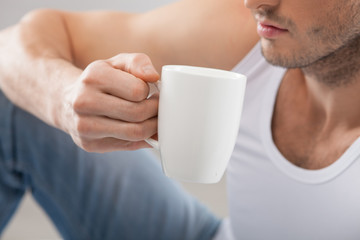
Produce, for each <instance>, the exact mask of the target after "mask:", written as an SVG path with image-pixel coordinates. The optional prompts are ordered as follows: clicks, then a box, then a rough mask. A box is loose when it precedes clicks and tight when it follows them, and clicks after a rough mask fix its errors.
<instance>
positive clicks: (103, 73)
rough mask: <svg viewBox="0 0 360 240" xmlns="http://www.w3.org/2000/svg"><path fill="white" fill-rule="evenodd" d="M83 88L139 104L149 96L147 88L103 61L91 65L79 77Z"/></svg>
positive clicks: (146, 85)
mask: <svg viewBox="0 0 360 240" xmlns="http://www.w3.org/2000/svg"><path fill="white" fill-rule="evenodd" d="M81 83H82V84H83V87H84V88H93V89H97V90H99V91H101V92H103V93H107V94H111V95H113V96H116V97H119V98H122V99H125V100H128V101H134V102H139V101H142V100H144V99H146V97H147V96H148V94H149V86H148V84H147V83H146V82H144V81H143V80H142V79H139V78H137V77H135V76H133V75H131V74H130V73H127V72H123V71H120V70H118V69H114V68H113V67H112V66H110V65H109V64H108V63H106V62H105V61H95V62H93V63H91V64H90V65H89V66H88V67H87V68H86V69H85V71H84V72H83V74H82V75H81Z"/></svg>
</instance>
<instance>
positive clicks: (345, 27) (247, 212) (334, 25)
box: [0, 0, 360, 239]
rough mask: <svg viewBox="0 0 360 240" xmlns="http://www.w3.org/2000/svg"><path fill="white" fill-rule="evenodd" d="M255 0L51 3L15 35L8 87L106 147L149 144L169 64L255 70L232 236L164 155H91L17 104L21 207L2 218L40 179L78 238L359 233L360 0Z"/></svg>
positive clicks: (7, 54)
mask: <svg viewBox="0 0 360 240" xmlns="http://www.w3.org/2000/svg"><path fill="white" fill-rule="evenodd" d="M245 6H246V7H247V8H249V9H250V10H251V11H248V10H247V9H246V8H245ZM245 6H243V4H242V3H241V2H240V1H238V0H236V1H235V0H227V1H216V0H208V1H205V0H199V1H188V0H184V1H180V2H177V3H175V4H173V5H170V6H167V7H164V8H161V9H158V10H155V11H153V12H149V13H146V14H141V15H132V14H124V13H113V12H105V13H104V12H92V13H67V12H58V11H52V10H43V11H37V12H34V13H32V14H30V15H28V16H27V17H25V18H24V19H23V20H22V22H20V23H19V25H17V26H15V27H14V28H11V29H8V30H5V31H3V32H2V33H1V36H0V39H1V40H0V41H1V59H0V60H1V61H0V69H1V71H0V72H1V80H0V81H1V82H0V83H1V89H2V91H3V92H4V94H5V95H6V96H7V97H8V99H10V101H11V102H12V103H13V104H16V105H17V106H19V107H20V108H22V109H24V110H26V111H27V112H30V113H31V114H32V115H34V116H36V117H37V118H39V119H41V120H42V121H44V122H46V123H48V124H49V125H51V126H53V127H57V128H59V129H61V130H63V131H64V132H66V133H67V134H69V135H70V136H71V137H72V139H73V141H74V142H75V143H76V144H77V145H78V146H80V147H81V148H83V149H85V150H86V151H91V152H93V151H94V152H108V151H115V150H135V149H139V148H143V147H148V145H146V143H145V142H144V141H143V140H144V139H146V138H148V137H151V136H153V135H154V134H155V133H156V112H157V102H158V100H157V97H156V96H154V97H152V98H151V99H148V100H147V99H146V96H147V95H148V91H149V89H148V86H147V84H146V82H154V81H156V80H158V78H159V75H158V73H157V72H158V71H159V69H160V67H161V66H162V65H164V64H191V65H201V66H207V67H215V68H222V69H233V71H239V72H242V73H244V74H245V75H247V76H248V87H247V93H246V99H245V102H244V112H243V118H242V123H241V127H240V132H239V137H238V141H237V145H236V147H235V150H234V153H233V156H232V159H231V162H230V165H229V168H228V184H229V186H228V190H229V205H230V217H229V219H226V220H224V221H223V223H222V224H221V226H220V227H219V223H218V221H217V220H216V219H215V218H214V217H213V216H211V214H209V213H208V212H207V211H206V210H205V209H203V208H202V207H201V206H200V205H198V204H197V203H196V201H194V200H193V199H191V198H190V197H188V196H185V195H184V193H181V191H179V190H177V189H176V188H175V187H173V185H172V183H171V182H170V181H168V180H167V179H165V178H164V177H162V176H161V174H160V173H159V172H158V170H152V169H153V168H154V169H156V167H151V166H149V165H152V163H151V161H150V160H149V161H147V159H145V160H138V159H139V158H141V157H142V156H140V155H138V153H128V152H124V153H109V154H104V155H97V154H89V153H85V152H83V151H80V150H75V147H73V146H72V145H71V143H70V141H69V140H68V139H66V136H65V135H63V134H62V133H60V132H58V131H55V130H54V129H52V128H51V127H48V126H45V125H41V123H40V122H38V120H37V119H35V118H33V117H32V116H30V115H28V114H26V113H25V112H22V111H20V110H19V109H18V108H16V107H14V105H13V104H12V103H10V102H9V101H7V100H6V99H4V98H3V100H2V102H4V104H3V105H4V106H3V107H2V109H4V111H7V112H6V115H5V116H2V119H4V120H2V121H3V123H2V125H1V126H2V127H3V126H7V127H8V128H9V126H11V128H9V129H8V128H5V127H3V129H2V131H4V132H6V135H5V137H8V138H9V139H11V142H8V141H5V140H4V139H5V137H2V145H3V146H2V149H3V150H2V151H3V152H2V155H3V159H4V160H2V161H3V162H4V164H2V165H5V166H7V168H5V167H4V168H3V169H5V170H3V169H2V174H1V176H2V178H5V177H8V178H11V181H10V180H8V181H6V179H4V180H2V183H1V184H2V185H1V186H2V188H4V190H2V195H4V196H2V198H4V199H6V198H8V200H7V201H9V203H8V204H9V206H10V207H9V206H7V207H3V208H4V209H5V210H1V211H6V212H5V213H6V214H7V215H6V216H7V217H9V216H10V213H11V211H12V210H13V209H14V208H15V204H14V202H15V201H17V200H16V199H18V198H19V195H20V193H21V191H18V192H17V193H15V192H14V191H13V189H14V188H16V187H18V186H22V187H23V186H24V185H25V184H21V183H22V181H25V183H27V184H30V186H31V187H33V188H34V194H35V196H38V197H37V199H38V201H40V202H41V203H43V206H44V208H45V209H47V211H48V213H49V215H50V216H52V218H53V220H54V221H55V223H57V226H58V228H59V229H60V231H61V233H62V234H63V236H64V238H69V239H72V238H77V239H79V238H80V239H90V238H101V239H107V238H112V237H118V238H121V237H123V238H125V239H211V238H212V237H215V238H216V239H358V238H359V237H360V228H359V225H358V223H359V222H360V206H359V204H358V203H359V201H360V191H358V189H359V185H360V176H359V170H360V161H359V158H360V156H359V154H360V150H359V145H360V140H358V137H359V135H360V130H359V129H360V128H359V127H360V123H359V121H358V119H359V117H360V116H359V115H360V111H359V110H358V107H357V105H356V104H353V103H354V102H355V103H356V102H358V101H359V100H360V99H358V98H360V97H359V94H358V90H359V89H360V69H359V61H360V59H359V58H360V38H359V34H360V15H359V14H358V13H359V11H360V2H359V1H357V0H349V1H338V0H320V1H316V2H314V1H304V0H292V1H283V0H245ZM251 14H252V15H253V16H254V17H255V18H254V19H255V21H253V18H252V17H251ZM256 25H257V27H256ZM256 32H257V33H256ZM258 36H260V39H261V40H260V43H259V44H256V42H257V41H258V40H259V39H258ZM260 50H261V51H262V54H263V56H264V57H262V56H261V54H260ZM123 52H141V53H145V54H147V55H148V56H149V58H148V57H147V56H145V55H143V54H118V53H123ZM117 54H118V55H117ZM112 56H114V57H112ZM97 59H107V60H97ZM150 59H151V60H150ZM265 59H266V61H265ZM237 63H238V64H237ZM269 63H271V64H273V65H278V66H281V67H280V68H279V67H274V66H272V65H270V64H269ZM82 69H85V70H84V71H83V70H82ZM156 70H157V71H156ZM24 119H25V120H26V121H27V122H26V123H27V124H28V125H26V126H25V125H24V122H23V121H24ZM33 126H36V127H35V128H34V127H33ZM29 128H30V129H29ZM47 132H49V133H47ZM35 134H36V138H35V139H34V135H35ZM2 135H3V134H2ZM14 136H15V137H14ZM38 138H40V139H38ZM32 141H34V142H32ZM64 142H65V143H64ZM45 143H46V145H45V147H46V149H41V148H40V147H41V144H45ZM30 146H31V147H30ZM62 148H63V149H65V151H66V152H64V151H63V150H62ZM9 149H10V150H9ZM24 151H25V153H23V152H24ZM126 154H129V156H126ZM139 154H141V153H139ZM54 155H55V157H54ZM28 156H32V158H31V159H30V160H28V158H29V157H28ZM51 158H54V159H51ZM99 158H103V159H105V160H104V161H103V162H99V161H96V159H99ZM111 158H118V159H119V161H118V162H119V163H118V164H119V165H118V166H120V167H114V166H115V164H114V165H112V166H111V164H108V161H111V160H110V159H111ZM120 158H121V160H120ZM129 158H134V161H128V160H127V159H129ZM27 161H28V162H30V163H28V162H27ZM64 162H65V163H64ZM29 169H30V170H29ZM38 169H41V170H42V171H38V172H39V173H38V172H37V170H38ZM49 169H50V170H51V171H50V174H48V173H47V172H48V171H49ZM68 169H69V171H71V172H70V176H72V177H71V178H70V179H71V180H70V179H67V177H64V173H65V172H66V171H67V170H68ZM27 171H28V172H27ZM156 171H157V172H156ZM3 172H4V173H3ZM89 176H94V177H89ZM22 177H24V178H25V179H23V178H22ZM72 179H74V181H75V184H72V183H71V181H72ZM94 179H95V180H94ZM28 181H29V182H30V183H29V182H28ZM44 181H45V183H44ZM19 182H20V183H19ZM71 184H72V185H71ZM69 185H70V186H69ZM73 185H74V186H73ZM129 187H131V189H129ZM18 188H20V187H18ZM52 188H55V189H52ZM10 190H11V191H10ZM78 191H81V192H80V193H79V192H78ZM19 192H20V193H19ZM6 193H9V194H8V195H6V196H5V194H6ZM10 193H11V194H10ZM64 196H66V197H64ZM144 198H145V199H146V201H145V200H144ZM109 199H111V200H109ZM10 201H12V202H11V203H10ZM104 203H105V204H104ZM109 204H110V206H109ZM2 206H3V204H2ZM77 208H79V209H80V210H77ZM71 211H74V212H71ZM109 211H111V213H109ZM2 216H5V215H2ZM89 216H90V220H89ZM174 216H176V217H174ZM109 217H110V219H108V218H109ZM3 221H5V220H3ZM215 233H216V236H215Z"/></svg>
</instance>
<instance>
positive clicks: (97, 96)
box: [74, 92, 159, 122]
mask: <svg viewBox="0 0 360 240" xmlns="http://www.w3.org/2000/svg"><path fill="white" fill-rule="evenodd" d="M158 97H159V95H158V94H154V95H153V96H151V97H150V98H149V99H146V100H144V101H141V102H130V101H126V100H124V99H121V98H117V97H114V96H112V95H108V94H102V93H98V92H96V93H94V94H93V95H82V96H81V97H79V98H77V100H76V102H75V103H74V110H75V111H76V112H77V113H78V114H88V115H90V114H92V115H97V116H104V117H108V118H112V119H117V120H122V121H125V122H143V121H145V120H146V119H149V118H153V117H155V116H157V113H158Z"/></svg>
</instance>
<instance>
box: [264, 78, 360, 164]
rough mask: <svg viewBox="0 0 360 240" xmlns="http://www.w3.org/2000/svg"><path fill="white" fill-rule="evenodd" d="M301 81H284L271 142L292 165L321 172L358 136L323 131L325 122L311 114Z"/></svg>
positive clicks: (338, 131) (341, 132)
mask: <svg viewBox="0 0 360 240" xmlns="http://www.w3.org/2000/svg"><path fill="white" fill-rule="evenodd" d="M302 89H303V88H302V86H301V82H296V81H293V82H291V84H289V82H288V81H286V80H284V81H283V82H282V83H281V85H280V88H279V91H278V94H277V98H276V102H275V106H274V111H273V116H272V123H271V128H272V136H273V141H274V143H275V145H276V146H277V148H278V149H279V151H280V152H281V153H282V155H283V156H284V157H285V158H286V159H287V160H288V161H290V162H291V163H293V164H295V165H296V166H299V167H302V168H305V169H322V168H325V167H327V166H329V165H331V164H332V163H334V162H335V161H336V160H338V159H339V158H340V157H341V155H342V154H343V153H344V152H345V151H346V150H347V149H348V148H349V147H350V146H351V144H352V143H353V142H354V141H355V140H356V138H357V137H358V133H357V132H356V131H353V132H345V131H342V130H341V129H340V130H339V129H334V130H332V131H326V132H325V131H324V124H325V123H324V121H323V120H321V117H319V116H317V114H316V112H315V114H314V111H311V110H310V108H309V106H308V104H307V100H306V93H305V91H303V90H302Z"/></svg>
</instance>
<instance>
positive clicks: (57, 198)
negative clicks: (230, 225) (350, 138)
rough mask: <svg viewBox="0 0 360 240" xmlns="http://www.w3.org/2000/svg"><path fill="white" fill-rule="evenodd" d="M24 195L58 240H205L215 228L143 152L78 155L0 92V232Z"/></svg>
mask: <svg viewBox="0 0 360 240" xmlns="http://www.w3.org/2000/svg"><path fill="white" fill-rule="evenodd" d="M27 189H30V190H31V192H32V194H33V196H34V198H35V199H36V201H37V202H38V203H39V204H40V205H41V206H42V207H43V208H44V210H45V211H46V212H47V214H48V215H49V216H50V218H51V219H52V221H53V222H54V224H55V226H56V227H57V229H58V230H59V232H60V233H61V235H62V237H63V238H64V239H76V240H78V239H79V240H80V239H87V240H90V239H141V240H150V239H156V240H160V239H165V240H172V239H174V240H175V239H179V240H186V239H196V240H201V239H211V238H212V236H213V235H214V234H215V232H216V230H217V228H218V226H219V223H220V222H219V220H218V219H217V218H216V217H215V216H213V215H212V214H211V213H210V212H209V211H208V210H207V209H206V208H205V207H204V206H202V205H201V204H199V203H198V202H197V201H196V200H195V199H194V198H193V197H191V196H190V195H188V194H187V193H185V192H184V191H183V190H182V189H181V188H180V187H179V186H178V185H177V184H176V183H174V182H173V181H171V180H169V179H168V178H167V177H165V176H164V175H163V173H162V171H161V167H160V166H159V164H158V162H157V160H156V159H155V158H154V157H153V156H152V155H151V153H149V152H148V151H146V150H141V151H134V152H113V153H106V154H95V153H88V152H85V151H83V150H81V149H80V148H78V147H77V146H76V145H75V144H74V143H73V141H72V139H71V137H70V136H68V135H67V134H65V133H63V132H61V131H59V130H57V129H55V128H52V127H50V126H48V125H46V124H44V123H43V122H41V121H39V120H38V119H36V118H35V117H33V116H32V115H30V114H28V113H26V112H24V111H23V110H21V109H19V108H17V107H16V106H14V105H13V104H12V103H11V102H10V101H8V100H7V99H6V97H5V96H4V95H3V94H2V92H1V91H0V232H1V231H2V230H3V229H4V227H5V225H6V223H7V222H8V220H9V219H10V218H11V216H12V215H13V213H14V211H15V210H16V208H17V206H18V204H19V202H20V200H21V198H22V196H23V195H24V192H25V191H26V190H27Z"/></svg>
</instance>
